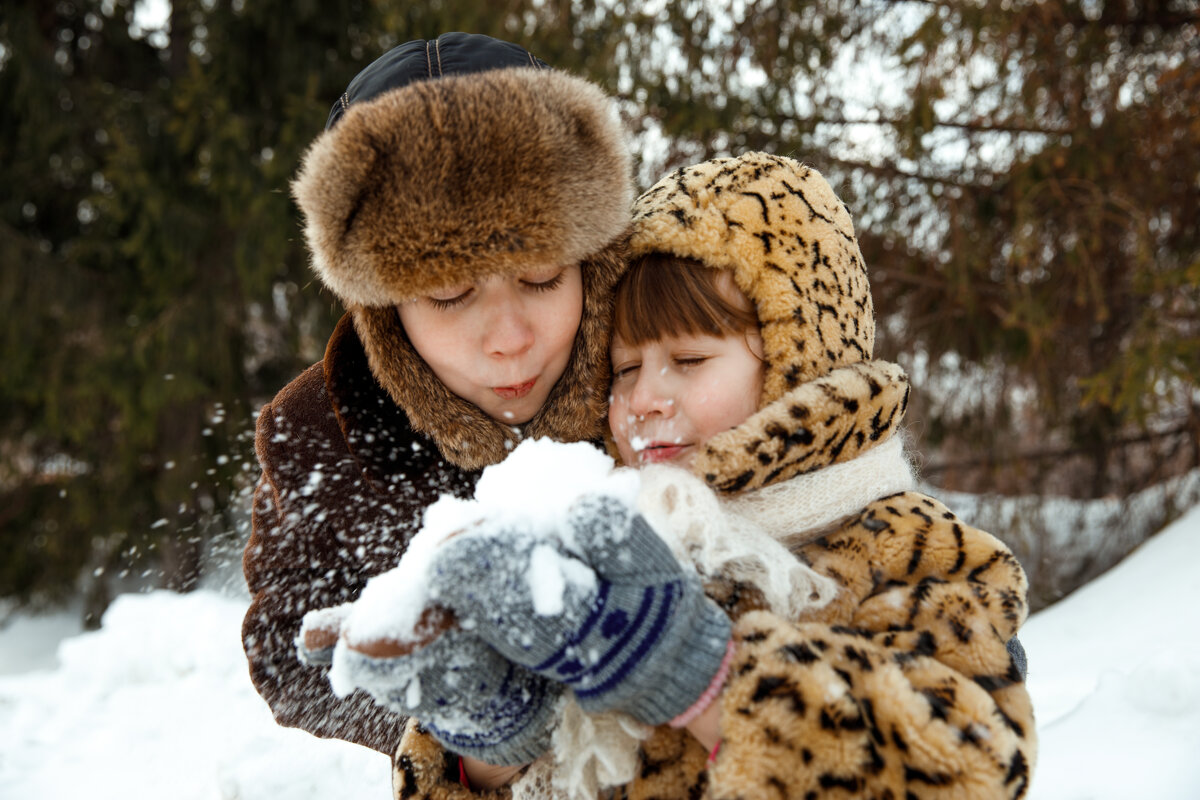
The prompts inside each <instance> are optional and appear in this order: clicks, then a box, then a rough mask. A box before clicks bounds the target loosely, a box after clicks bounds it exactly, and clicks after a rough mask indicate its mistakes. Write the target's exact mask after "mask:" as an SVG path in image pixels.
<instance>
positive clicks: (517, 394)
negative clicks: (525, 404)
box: [492, 378, 537, 400]
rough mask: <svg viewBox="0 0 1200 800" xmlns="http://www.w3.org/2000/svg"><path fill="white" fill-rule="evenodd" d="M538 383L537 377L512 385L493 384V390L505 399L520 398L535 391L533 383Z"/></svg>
mask: <svg viewBox="0 0 1200 800" xmlns="http://www.w3.org/2000/svg"><path fill="white" fill-rule="evenodd" d="M535 383H537V378H534V379H533V380H529V381H525V382H524V383H517V384H514V385H512V386H493V387H492V391H493V392H495V393H496V394H497V395H498V396H499V397H501V398H503V399H505V400H520V399H521V398H522V397H524V396H525V395H527V394H529V393H530V392H532V391H533V385H534V384H535Z"/></svg>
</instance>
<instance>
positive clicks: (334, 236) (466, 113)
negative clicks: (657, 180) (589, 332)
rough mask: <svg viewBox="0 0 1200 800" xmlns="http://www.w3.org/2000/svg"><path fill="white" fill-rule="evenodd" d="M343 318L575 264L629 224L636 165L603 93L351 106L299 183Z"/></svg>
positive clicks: (516, 93) (482, 78) (430, 87)
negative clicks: (494, 278)
mask: <svg viewBox="0 0 1200 800" xmlns="http://www.w3.org/2000/svg"><path fill="white" fill-rule="evenodd" d="M293 192H294V194H295V197H296V202H297V203H298V204H299V206H300V209H301V211H302V212H303V213H304V219H305V227H304V234H305V237H306V238H307V240H308V244H309V248H310V250H311V252H312V260H313V268H314V269H315V270H316V272H317V274H318V275H320V277H321V280H322V281H324V282H325V284H326V285H327V286H328V287H329V288H330V289H331V290H332V291H333V293H334V294H336V295H337V296H338V297H340V298H341V299H342V300H343V301H344V302H345V303H346V305H347V307H350V308H355V307H360V306H375V307H379V306H391V305H395V304H396V303H399V302H401V301H403V300H408V299H411V298H414V297H418V296H421V295H425V294H428V293H429V292H431V291H434V290H438V289H446V288H449V287H452V286H457V285H460V284H463V283H469V282H471V281H475V280H478V279H480V278H482V277H485V276H488V275H495V274H504V275H519V274H521V273H523V272H526V271H528V270H531V269H539V268H545V267H546V266H550V265H566V264H574V263H576V262H579V261H581V260H583V259H585V258H586V257H588V256H590V255H592V254H593V253H596V252H597V251H599V250H601V249H602V248H603V247H605V246H606V245H608V244H609V243H611V242H612V241H613V240H614V239H616V238H617V237H618V236H620V234H621V233H622V232H623V231H624V230H625V229H626V227H627V225H628V215H629V212H628V209H629V204H630V202H631V200H632V199H633V198H632V185H631V183H630V162H629V155H628V152H627V150H626V147H625V142H624V136H623V133H622V130H621V126H620V122H619V120H618V119H617V117H616V114H615V112H614V110H613V108H612V106H611V104H610V102H609V100H608V98H607V97H605V96H604V94H603V93H602V92H601V91H600V89H599V88H597V87H595V86H593V85H592V84H589V83H587V82H586V81H583V80H581V79H579V78H575V77H572V76H570V75H567V74H565V73H562V72H557V71H554V70H534V69H520V68H518V69H503V70H491V71H488V72H482V73H477V74H472V75H451V76H446V77H442V78H438V79H437V80H428V81H420V82H417V83H413V84H410V85H408V86H406V87H403V88H400V89H396V90H393V91H391V92H387V93H385V94H383V95H381V96H379V97H378V98H376V99H374V100H371V101H369V102H365V103H358V104H355V105H352V106H351V107H350V108H349V109H348V110H347V111H346V114H345V116H344V117H343V119H342V121H341V122H340V123H339V124H338V125H337V126H336V127H334V128H333V129H331V130H329V131H326V132H325V133H324V134H322V135H321V136H319V137H318V138H317V139H316V141H315V142H313V144H312V146H311V147H310V148H309V150H308V152H307V153H306V154H305V156H304V161H303V165H302V167H301V169H300V172H299V174H298V175H297V177H296V180H295V182H294V184H293Z"/></svg>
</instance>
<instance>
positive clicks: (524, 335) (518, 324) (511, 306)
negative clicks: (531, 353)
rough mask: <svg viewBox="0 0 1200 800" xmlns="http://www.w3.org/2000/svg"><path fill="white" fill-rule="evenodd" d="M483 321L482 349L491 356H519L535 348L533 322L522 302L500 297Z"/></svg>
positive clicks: (512, 298) (513, 298) (508, 297)
mask: <svg viewBox="0 0 1200 800" xmlns="http://www.w3.org/2000/svg"><path fill="white" fill-rule="evenodd" d="M489 312H490V313H488V314H486V315H485V317H484V326H485V327H484V332H483V348H484V352H486V353H487V354H488V355H489V356H494V357H497V358H504V357H509V356H518V355H521V354H522V353H524V352H525V351H527V350H529V348H531V347H533V344H534V341H536V339H537V337H536V335H535V333H534V328H533V320H532V319H531V318H530V316H529V314H528V312H527V311H526V309H525V307H524V304H523V303H521V301H520V299H519V298H515V297H510V296H506V297H499V298H497V299H496V300H495V301H494V302H493V303H492V304H491V308H490V309H489Z"/></svg>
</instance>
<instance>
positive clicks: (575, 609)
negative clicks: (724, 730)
mask: <svg viewBox="0 0 1200 800" xmlns="http://www.w3.org/2000/svg"><path fill="white" fill-rule="evenodd" d="M565 527H566V530H564V531H563V535H562V537H561V538H562V539H563V540H564V541H567V542H571V543H572V546H571V548H570V549H568V548H567V547H566V546H565V545H563V544H561V543H557V542H554V541H551V540H549V539H546V538H538V537H534V536H532V535H531V534H530V533H529V532H527V531H521V530H513V529H512V528H509V527H501V526H489V524H488V523H486V522H485V523H481V524H480V525H478V526H476V528H475V529H473V530H472V531H471V532H470V533H468V534H465V535H462V536H459V537H457V538H455V539H453V540H451V541H449V542H447V543H446V544H445V545H443V546H442V547H441V548H440V550H439V551H438V553H437V554H436V555H435V556H434V560H433V564H432V569H431V581H432V586H431V591H432V593H433V595H434V597H435V598H436V599H437V600H438V601H439V602H441V603H443V604H445V605H447V606H450V607H451V608H453V609H454V611H455V613H456V614H457V615H458V618H459V620H460V621H461V623H462V625H463V627H464V628H467V629H470V630H473V631H474V632H475V633H477V634H478V636H479V637H480V639H482V640H484V641H486V642H487V643H488V644H490V645H491V646H492V647H494V648H495V649H496V650H497V651H498V652H500V653H502V654H503V655H504V656H506V657H507V658H508V659H510V660H511V661H513V662H514V663H517V664H522V665H524V666H526V667H529V668H530V669H532V670H533V671H535V672H537V673H538V674H540V675H544V676H546V677H548V678H551V679H553V680H555V681H559V682H562V683H565V684H566V685H568V686H570V687H571V688H572V689H574V690H575V694H576V696H577V698H578V700H579V704H580V706H582V707H583V708H584V709H586V710H596V711H608V710H617V711H624V712H626V713H628V714H630V715H631V716H633V717H634V718H636V719H638V720H639V721H641V722H644V723H646V724H651V725H656V724H659V723H663V722H666V721H668V720H670V719H672V718H674V717H676V716H678V715H679V714H680V713H681V712H683V711H684V710H686V709H687V708H688V707H689V706H691V705H692V704H693V703H694V702H695V701H696V700H697V699H698V698H699V697H700V696H701V695H702V694H703V693H704V692H705V690H706V689H707V688H708V687H709V685H710V683H711V682H712V680H713V677H714V676H715V675H716V674H717V672H718V670H719V668H720V665H721V662H722V659H723V658H724V656H725V652H726V647H727V644H728V641H729V634H730V627H731V626H730V622H729V619H728V617H726V615H725V614H724V613H723V612H722V611H721V610H720V609H719V608H718V607H717V606H716V605H715V604H714V603H712V601H710V600H709V599H708V598H706V597H705V596H704V593H703V591H702V589H701V587H700V584H699V581H698V579H697V578H696V576H695V575H694V574H688V573H685V572H684V570H683V569H682V568H681V567H680V565H679V564H678V562H676V560H675V558H674V556H673V555H672V554H671V551H670V549H669V548H668V547H667V545H666V543H664V542H663V541H662V540H661V539H660V538H659V537H658V535H657V534H656V533H655V532H654V531H653V530H652V529H651V528H650V527H649V525H648V524H647V523H646V521H645V520H644V519H643V518H642V517H641V516H640V515H636V516H635V515H632V514H631V512H630V511H629V510H628V509H627V508H626V507H625V506H624V505H622V504H621V503H619V502H617V501H616V500H614V499H612V498H606V497H596V496H592V497H588V498H584V499H583V500H581V501H580V502H579V503H578V504H577V505H576V506H575V507H574V509H573V510H572V513H571V517H570V519H569V520H568V522H567V525H566V526H565Z"/></svg>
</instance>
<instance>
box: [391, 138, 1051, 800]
mask: <svg viewBox="0 0 1200 800" xmlns="http://www.w3.org/2000/svg"><path fill="white" fill-rule="evenodd" d="M631 246H632V249H633V251H634V254H635V266H633V267H632V268H631V271H630V273H629V274H628V276H627V278H626V281H625V283H624V284H623V285H622V286H621V288H620V292H619V299H618V308H617V322H616V333H615V336H614V339H613V347H612V362H613V371H614V378H613V389H612V403H611V410H610V417H609V419H610V423H611V428H612V435H613V439H614V442H615V446H616V449H617V450H618V451H619V453H620V454H621V457H622V459H623V460H624V461H625V462H626V463H628V464H631V465H643V464H649V465H658V464H663V463H667V464H672V465H676V466H677V467H683V468H685V469H686V470H687V472H686V473H685V472H683V471H682V470H679V469H671V470H669V471H667V470H664V469H663V468H661V467H659V468H658V470H657V472H658V476H659V477H658V478H657V479H656V480H657V481H658V483H657V484H656V483H654V482H652V481H643V485H642V490H641V494H642V498H643V500H642V501H640V505H641V506H642V513H641V514H637V515H630V514H629V513H622V512H621V510H620V509H614V508H613V507H612V504H611V503H605V502H603V501H597V502H593V503H590V504H584V505H582V506H581V507H580V508H579V509H578V510H577V511H576V513H575V514H574V515H573V516H572V517H571V519H570V520H569V521H568V523H567V524H566V527H567V528H568V529H569V532H570V535H569V536H565V537H564V541H573V542H577V543H579V544H578V546H577V547H575V548H574V549H568V550H567V551H565V552H564V557H565V558H571V559H576V560H578V561H581V562H582V563H583V564H585V565H586V566H587V567H589V568H590V569H591V570H592V571H593V573H594V576H595V579H594V588H593V589H592V590H590V591H586V592H578V593H576V594H575V595H571V594H570V593H569V592H568V597H567V598H566V600H564V602H563V607H562V608H561V610H559V611H557V612H556V613H555V614H553V615H550V616H547V615H546V614H545V613H538V612H537V610H536V607H535V604H534V603H532V602H531V601H530V599H529V598H527V597H520V596H518V595H520V594H521V592H520V591H519V589H520V586H519V585H518V584H514V583H513V582H512V581H511V580H509V579H508V578H506V576H505V575H504V574H503V571H502V570H497V569H495V568H494V565H496V564H497V563H501V561H502V559H504V558H510V559H511V558H513V557H514V556H516V557H517V560H518V561H519V560H520V558H522V557H527V556H528V554H529V552H530V548H529V545H528V544H527V543H524V540H523V539H522V537H521V536H519V535H517V534H518V533H519V532H514V531H513V530H511V529H510V528H504V527H495V529H494V530H492V529H489V525H488V523H487V522H484V523H481V524H480V525H479V526H477V529H476V530H475V531H474V532H473V535H472V536H465V537H456V538H454V539H451V540H449V541H448V542H446V543H445V544H444V545H442V546H441V547H440V549H439V550H438V554H437V555H436V557H435V558H434V559H433V562H432V567H431V572H430V575H431V581H432V582H433V583H434V584H436V585H437V587H438V591H437V596H438V597H439V598H440V600H439V601H440V602H441V603H443V604H444V605H446V606H447V607H448V608H450V609H451V610H453V612H454V613H455V614H457V616H458V618H459V620H460V622H461V621H463V620H468V621H469V623H470V627H471V629H472V630H473V631H474V635H475V636H477V637H479V638H480V639H481V640H483V641H484V642H486V643H487V644H488V645H489V646H491V647H492V648H493V649H494V650H495V651H496V652H498V653H500V654H501V655H502V656H503V658H505V659H507V660H509V661H511V662H512V663H514V664H516V665H518V666H520V667H522V668H525V669H529V670H532V671H533V672H534V673H535V674H539V675H542V676H544V677H546V678H547V679H549V680H553V681H558V682H561V683H563V684H565V685H568V686H570V687H571V688H572V689H574V690H575V693H576V695H577V696H578V697H579V702H580V704H581V705H584V706H585V707H586V708H587V709H588V710H591V711H619V712H623V713H625V714H629V715H631V716H633V717H634V718H635V719H637V720H639V721H640V722H643V723H645V724H647V725H650V726H653V733H652V734H651V735H650V737H649V738H648V739H647V740H646V741H644V742H643V743H642V746H641V756H640V765H641V767H640V769H639V771H638V774H637V775H636V776H634V778H633V779H632V781H630V782H629V783H628V785H625V786H623V787H622V788H621V796H625V797H629V798H651V797H654V798H679V799H680V800H682V798H694V797H712V798H718V797H774V796H782V797H814V798H816V797H822V798H823V797H831V798H832V797H896V798H900V797H922V798H929V797H935V798H936V797H946V798H950V797H955V798H961V797H971V798H993V797H995V798H1000V797H1005V798H1012V797H1021V796H1023V795H1025V793H1026V792H1027V790H1028V786H1029V780H1030V776H1031V772H1032V768H1033V763H1034V756H1035V750H1036V745H1035V741H1034V733H1035V732H1034V724H1033V717H1032V709H1031V706H1030V701H1029V696H1028V693H1027V691H1026V688H1025V686H1024V667H1023V654H1022V653H1021V652H1020V650H1019V645H1015V644H1010V642H1013V641H1015V640H1014V639H1013V637H1014V636H1015V634H1016V632H1017V629H1018V627H1019V626H1020V624H1021V622H1022V621H1023V620H1024V618H1025V614H1026V604H1025V601H1026V582H1025V576H1024V573H1023V571H1022V570H1021V567H1020V565H1019V564H1018V563H1017V562H1016V560H1015V559H1014V558H1013V556H1012V555H1011V553H1010V552H1009V551H1008V550H1007V549H1006V548H1005V547H1004V545H1003V544H1001V543H1000V542H999V541H997V540H996V539H995V538H993V537H992V536H990V535H989V534H987V533H984V532H982V531H979V530H976V529H974V528H972V527H970V526H968V525H966V524H964V523H963V522H961V521H960V520H958V519H957V518H956V517H955V516H954V515H953V514H952V513H951V512H950V511H949V510H947V509H946V507H945V506H943V505H942V504H940V503H938V502H937V501H936V500H933V499H932V498H929V497H927V496H925V495H923V494H920V493H917V492H914V491H911V488H912V485H913V478H912V473H911V470H910V468H909V466H908V463H907V461H906V460H905V458H904V455H903V451H902V445H901V442H900V437H899V436H898V435H897V429H898V426H899V424H900V421H901V419H902V417H903V414H904V411H905V408H906V405H907V399H908V391H909V390H908V382H907V379H906V377H905V376H904V374H903V372H902V371H901V370H900V369H899V368H898V367H897V366H895V365H892V364H888V363H886V362H881V361H875V360H872V349H873V340H874V314H873V311H872V303H871V296H870V288H869V284H868V281H867V277H866V271H865V268H864V266H863V263H862V258H861V255H860V253H859V250H858V246H857V243H856V240H855V237H854V231H853V226H852V224H851V221H850V218H849V215H848V214H847V212H846V210H845V208H844V207H843V206H842V204H841V202H840V201H839V200H838V199H837V197H836V196H835V195H834V194H833V192H832V190H831V189H830V187H829V186H828V184H827V183H826V182H825V181H824V180H823V179H822V178H821V176H820V175H818V174H817V173H816V172H814V171H813V170H810V169H808V168H805V167H803V166H802V165H800V164H798V163H797V162H795V161H792V160H790V159H786V158H780V157H775V156H770V155H766V154H761V153H751V154H747V155H745V156H743V157H741V158H736V159H717V160H714V161H710V162H706V163H703V164H699V165H696V166H693V167H689V168H686V169H683V170H679V171H677V172H675V173H673V174H671V175H669V176H667V177H666V178H664V179H663V180H662V181H660V182H659V183H658V184H657V185H656V186H655V187H654V188H652V189H651V190H650V191H649V192H647V193H646V194H645V195H643V196H642V197H641V198H640V199H639V200H638V201H637V203H636V204H635V206H634V232H633V237H632V240H631ZM647 475H649V473H647ZM663 476H667V477H663ZM700 484H703V485H704V486H706V487H708V489H707V490H706V491H709V490H711V491H715V493H716V495H717V496H719V497H720V498H721V503H720V505H719V506H717V505H716V503H715V501H714V502H713V503H712V504H711V505H705V503H706V500H705V493H704V492H701V491H698V490H697V486H698V485H700ZM655 486H657V487H658V489H659V491H658V492H657V496H655V494H656V493H655V492H654V491H653V488H654V487H655ZM708 497H709V499H710V500H711V499H712V495H711V493H710V494H708ZM712 508H717V509H718V510H717V512H715V513H714V512H713V511H712ZM735 529H736V530H737V531H739V532H741V531H749V532H750V539H753V538H754V537H756V536H764V535H765V536H766V537H768V538H769V539H770V540H771V541H772V542H774V543H776V544H782V545H784V546H786V548H787V550H788V551H789V552H790V553H791V554H792V557H793V558H794V559H795V563H793V564H787V565H785V568H786V569H789V570H790V569H792V568H793V567H794V566H796V565H797V564H798V565H799V566H801V567H802V568H803V569H804V570H806V571H808V573H809V575H810V580H809V583H808V586H809V589H810V590H809V591H806V592H805V593H803V594H802V596H800V597H796V596H795V595H784V596H780V595H779V594H778V593H776V592H772V591H769V590H770V587H771V580H770V577H771V575H770V573H771V572H772V569H773V568H772V565H771V564H767V565H765V568H764V565H763V564H762V563H761V560H762V559H757V561H756V560H755V559H753V558H752V559H749V560H750V561H756V563H755V564H753V565H752V566H753V569H749V570H741V571H740V572H739V569H740V568H739V566H738V565H739V564H742V563H744V562H746V560H747V559H746V558H744V557H741V556H739V557H734V558H727V557H725V556H723V555H721V554H720V553H719V552H717V551H718V550H719V546H720V545H721V544H722V543H723V542H722V539H723V538H727V537H728V538H732V537H730V534H729V532H730V531H731V530H735ZM655 531H657V532H658V533H659V534H662V535H663V537H664V538H665V539H675V540H679V539H680V537H682V541H683V547H684V549H685V550H688V549H691V551H692V553H693V554H694V555H695V556H696V558H695V560H696V561H697V562H698V567H699V572H700V574H701V576H702V577H704V578H706V579H707V582H706V585H705V590H706V593H707V595H708V597H703V596H702V595H700V593H699V588H698V585H697V583H696V582H695V581H693V580H692V579H690V578H689V577H688V575H687V572H686V570H684V569H682V568H681V567H679V566H678V564H677V563H676V562H675V559H673V558H671V555H670V553H669V552H668V553H667V554H666V557H664V555H663V549H664V548H665V547H666V546H667V545H665V544H664V543H663V541H662V540H661V539H659V538H658V536H656V535H653V534H654V533H655ZM738 535H740V533H739V534H738ZM689 542H690V544H689ZM735 544H736V543H735ZM739 547H740V548H741V550H742V551H743V553H742V556H745V555H746V554H747V553H749V554H750V555H753V554H754V553H755V552H756V551H757V552H759V553H766V552H767V551H768V548H766V547H762V548H759V547H758V546H757V545H751V546H749V547H741V546H740V545H737V546H735V547H734V549H735V550H736V549H738V548H739ZM755 574H758V575H760V576H761V577H763V578H764V580H761V581H760V580H757V579H753V578H752V579H749V580H747V579H746V575H755ZM514 587H515V588H514ZM714 600H715V605H714ZM714 608H717V609H719V610H720V613H721V616H722V618H723V619H724V620H725V623H724V627H722V624H721V622H720V620H719V619H718V618H717V617H716V616H715V615H714V613H713V609H714ZM530 631H537V632H538V633H537V634H536V635H532V636H531V635H529V632H530ZM563 643H566V644H565V645H563ZM427 742H428V739H427ZM410 752H411V754H412V755H413V759H412V761H410V762H409V764H408V769H407V770H406V772H405V774H404V775H403V776H401V777H400V778H399V779H398V786H400V787H401V789H402V791H403V792H404V793H406V796H407V794H415V795H417V796H429V797H455V796H460V793H461V792H463V788H462V786H461V785H460V784H459V782H458V780H456V779H455V777H454V776H447V775H446V773H445V771H444V770H441V767H442V762H441V761H439V760H438V758H437V757H435V756H434V755H433V754H434V753H436V752H437V750H436V748H435V747H433V745H432V744H430V748H429V749H428V750H423V749H422V748H418V747H415V746H414V748H413V749H412V750H411V751H410ZM461 796H465V795H461Z"/></svg>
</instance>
